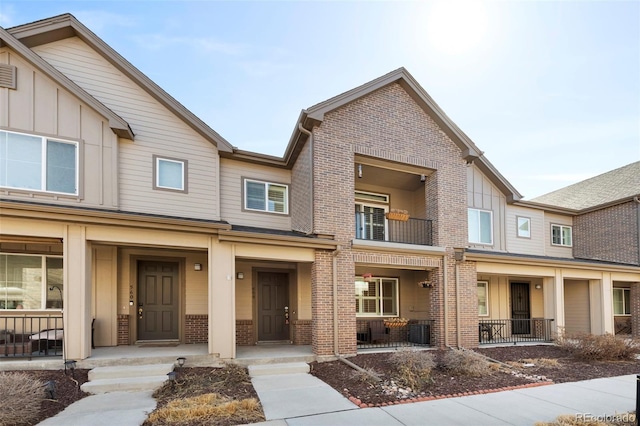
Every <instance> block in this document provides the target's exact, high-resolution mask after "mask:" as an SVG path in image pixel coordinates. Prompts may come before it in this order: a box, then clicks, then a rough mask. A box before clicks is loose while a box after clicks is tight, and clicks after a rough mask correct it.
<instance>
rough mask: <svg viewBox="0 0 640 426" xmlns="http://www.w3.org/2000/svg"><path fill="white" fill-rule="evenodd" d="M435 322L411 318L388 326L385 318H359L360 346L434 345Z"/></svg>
mask: <svg viewBox="0 0 640 426" xmlns="http://www.w3.org/2000/svg"><path fill="white" fill-rule="evenodd" d="M433 323H434V321H433V320H410V321H409V322H408V323H407V324H406V325H402V326H399V327H398V326H387V324H385V321H384V320H357V321H356V337H357V339H358V348H360V349H365V348H399V347H408V346H432V345H433V342H434V340H433Z"/></svg>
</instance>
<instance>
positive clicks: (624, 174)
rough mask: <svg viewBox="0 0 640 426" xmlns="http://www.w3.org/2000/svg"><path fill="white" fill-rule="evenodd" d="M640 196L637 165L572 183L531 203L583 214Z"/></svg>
mask: <svg viewBox="0 0 640 426" xmlns="http://www.w3.org/2000/svg"><path fill="white" fill-rule="evenodd" d="M637 196H640V161H636V162H635V163H631V164H627V165H626V166H623V167H620V168H618V169H615V170H611V171H609V172H606V173H603V174H601V175H598V176H595V177H592V178H590V179H587V180H583V181H582V182H578V183H574V184H573V185H569V186H567V187H565V188H561V189H558V190H557V191H553V192H550V193H548V194H545V195H541V196H539V197H536V198H533V199H532V200H530V201H531V202H533V203H539V204H546V205H551V206H558V207H562V208H566V209H573V210H586V209H591V208H593V207H597V206H604V205H610V204H614V203H618V202H625V201H627V200H630V199H633V198H634V197H637Z"/></svg>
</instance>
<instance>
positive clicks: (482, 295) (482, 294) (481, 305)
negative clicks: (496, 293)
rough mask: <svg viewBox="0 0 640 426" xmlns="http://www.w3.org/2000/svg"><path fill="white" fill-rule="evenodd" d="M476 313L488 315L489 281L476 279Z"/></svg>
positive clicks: (483, 315) (482, 315)
mask: <svg viewBox="0 0 640 426" xmlns="http://www.w3.org/2000/svg"><path fill="white" fill-rule="evenodd" d="M478 315H479V316H481V317H486V316H489V283H488V282H487V281H478Z"/></svg>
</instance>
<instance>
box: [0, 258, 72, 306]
mask: <svg viewBox="0 0 640 426" xmlns="http://www.w3.org/2000/svg"><path fill="white" fill-rule="evenodd" d="M43 271H44V273H43ZM62 289H63V281H62V258H61V257H54V256H40V255H27V254H24V255H23V254H0V309H62Z"/></svg>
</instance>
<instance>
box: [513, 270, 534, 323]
mask: <svg viewBox="0 0 640 426" xmlns="http://www.w3.org/2000/svg"><path fill="white" fill-rule="evenodd" d="M511 318H512V319H514V320H520V321H513V334H529V333H530V332H531V321H529V320H530V319H531V311H530V305H529V283H511ZM525 320H527V321H525Z"/></svg>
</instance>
